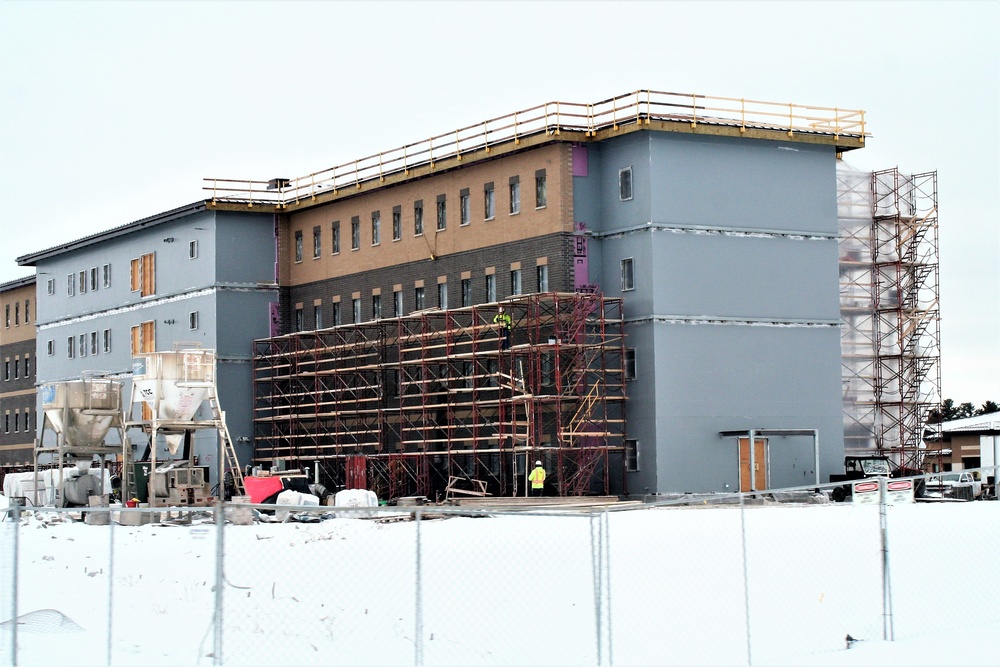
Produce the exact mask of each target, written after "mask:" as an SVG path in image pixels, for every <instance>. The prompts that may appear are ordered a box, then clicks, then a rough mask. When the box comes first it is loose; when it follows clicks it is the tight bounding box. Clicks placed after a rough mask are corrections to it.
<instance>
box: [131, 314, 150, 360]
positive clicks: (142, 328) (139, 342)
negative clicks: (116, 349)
mask: <svg viewBox="0 0 1000 667" xmlns="http://www.w3.org/2000/svg"><path fill="white" fill-rule="evenodd" d="M131 338H132V348H131V350H132V356H133V357H134V356H136V355H138V354H140V353H142V352H155V351H156V321H155V320H153V321H149V322H143V323H142V324H140V325H137V326H134V327H132V329H131Z"/></svg>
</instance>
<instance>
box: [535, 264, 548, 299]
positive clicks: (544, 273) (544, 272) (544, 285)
mask: <svg viewBox="0 0 1000 667" xmlns="http://www.w3.org/2000/svg"><path fill="white" fill-rule="evenodd" d="M535 273H536V274H538V291H539V292H548V291H549V265H548V264H540V265H539V266H537V267H535Z"/></svg>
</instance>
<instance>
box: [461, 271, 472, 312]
mask: <svg viewBox="0 0 1000 667" xmlns="http://www.w3.org/2000/svg"><path fill="white" fill-rule="evenodd" d="M471 305H472V280H471V279H469V278H462V307H463V308H465V307H466V306H471Z"/></svg>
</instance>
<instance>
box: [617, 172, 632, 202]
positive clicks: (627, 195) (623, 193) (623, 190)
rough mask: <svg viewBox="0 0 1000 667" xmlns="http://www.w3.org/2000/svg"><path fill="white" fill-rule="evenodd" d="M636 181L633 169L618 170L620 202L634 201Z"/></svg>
mask: <svg viewBox="0 0 1000 667" xmlns="http://www.w3.org/2000/svg"><path fill="white" fill-rule="evenodd" d="M634 185H635V181H634V180H633V178H632V167H631V166H628V167H623V168H621V169H619V170H618V200H619V201H632V197H633V196H634V192H633V190H634Z"/></svg>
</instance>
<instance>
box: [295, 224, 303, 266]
mask: <svg viewBox="0 0 1000 667" xmlns="http://www.w3.org/2000/svg"><path fill="white" fill-rule="evenodd" d="M301 261H302V230H301V229H300V230H298V231H296V232H295V262H296V263H298V262H301Z"/></svg>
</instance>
